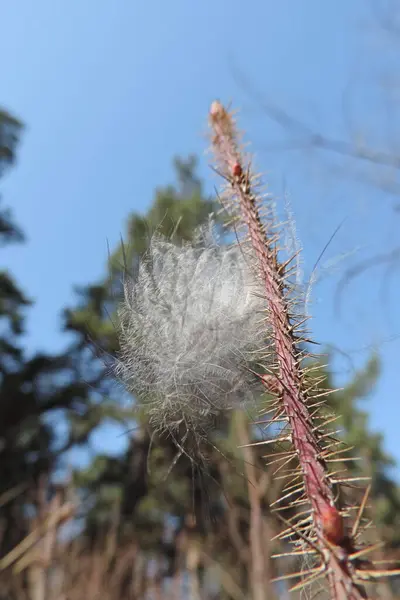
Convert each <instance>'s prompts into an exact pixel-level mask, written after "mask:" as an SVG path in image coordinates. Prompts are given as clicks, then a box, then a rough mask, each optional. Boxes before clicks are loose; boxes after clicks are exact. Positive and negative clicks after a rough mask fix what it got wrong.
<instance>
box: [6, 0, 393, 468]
mask: <svg viewBox="0 0 400 600" xmlns="http://www.w3.org/2000/svg"><path fill="white" fill-rule="evenodd" d="M374 27H375V25H374V22H373V20H372V18H371V13H370V11H369V3H368V2H365V1H364V0H352V1H351V2H349V0H336V2H322V1H321V0H303V1H302V2H293V1H292V0H280V1H279V2H276V0H249V1H248V2H246V3H245V2H243V1H239V0H231V1H227V0H212V1H211V0H205V1H203V2H190V1H188V0H172V1H171V2H166V1H165V0H158V1H155V0H143V1H139V0H112V1H111V0H68V2H67V1H66V0H56V1H55V0H38V1H36V2H33V1H32V0H18V2H8V3H4V5H3V6H2V8H1V30H2V34H1V38H0V50H1V56H2V69H1V77H0V103H1V104H2V105H3V106H5V107H6V108H8V109H9V110H10V111H12V112H14V113H16V115H17V116H19V117H20V118H21V119H22V120H23V121H24V122H25V123H26V125H27V130H26V132H25V134H24V137H23V143H22V145H21V148H20V152H19V160H18V166H17V168H15V169H14V170H13V171H12V172H11V173H10V174H9V175H8V177H7V178H6V180H5V181H4V183H2V194H3V196H4V200H5V203H6V204H7V205H10V206H11V207H12V209H13V211H14V216H15V218H16V220H17V221H18V223H19V224H20V225H21V226H22V227H23V229H24V230H25V232H26V234H27V237H28V244H27V245H22V246H20V247H13V248H10V249H7V250H6V254H5V253H4V251H3V253H2V257H3V259H4V257H5V258H6V264H7V267H8V268H10V270H12V271H13V272H14V274H15V276H16V277H17V279H18V281H19V282H20V284H21V285H22V286H23V288H24V289H25V290H26V292H27V293H28V294H29V295H30V296H31V297H32V298H34V299H35V300H36V305H35V307H34V308H33V309H32V310H31V311H30V316H29V320H28V326H29V337H28V340H27V341H28V343H29V347H30V348H32V349H33V348H37V349H45V350H54V349H61V348H62V347H63V346H64V344H65V337H64V336H63V335H62V334H61V333H60V311H61V309H62V307H63V306H65V305H66V304H71V303H72V302H73V292H72V289H73V285H75V284H79V285H85V284H87V283H90V282H93V281H94V280H96V279H97V278H99V277H100V276H101V275H102V274H103V272H104V267H105V263H106V258H107V242H108V243H109V244H110V246H111V247H112V246H113V245H114V244H116V243H117V241H118V239H119V236H120V234H121V233H123V232H124V224H125V221H126V217H127V215H128V214H129V212H131V211H144V210H146V208H147V207H148V206H149V205H150V203H151V201H152V198H153V191H154V188H155V187H156V186H160V185H164V184H166V183H169V182H173V171H172V168H171V160H172V158H173V156H174V155H176V154H181V155H186V154H188V153H190V152H195V153H197V154H198V155H200V157H201V165H200V174H201V175H202V176H203V177H204V179H205V182H206V186H207V189H209V190H210V191H212V189H213V183H214V179H213V176H212V174H211V172H210V170H209V168H208V165H207V158H206V157H205V156H204V150H205V149H206V140H205V136H204V134H205V131H206V116H207V110H208V107H209V104H210V102H211V101H212V100H213V99H214V98H215V97H219V98H220V99H222V100H223V101H233V103H234V105H235V106H237V107H238V108H241V109H242V121H241V125H242V126H244V127H245V128H246V129H247V130H248V137H249V138H250V139H251V140H252V141H253V148H254V150H255V151H258V156H257V160H258V165H259V166H260V167H261V168H262V169H264V170H265V171H266V179H267V181H268V182H269V183H270V186H271V191H275V192H276V193H277V194H278V195H279V194H281V193H282V186H283V184H282V182H283V180H284V179H285V185H286V188H287V189H288V190H289V192H290V195H291V199H292V204H293V209H294V212H295V215H296V219H297V225H298V233H299V236H300V238H301V240H302V243H303V245H304V247H305V253H304V259H305V269H306V271H310V270H311V268H312V265H313V264H314V262H315V260H316V259H317V257H318V255H319V253H320V251H321V250H322V248H323V247H324V245H325V243H326V242H327V240H328V239H329V237H330V235H331V234H332V232H333V231H334V229H335V228H336V226H337V225H338V224H339V223H340V222H341V221H342V220H343V219H345V222H344V224H343V226H342V228H341V230H340V232H339V233H338V235H337V236H336V237H335V239H334V241H333V243H332V244H331V246H330V247H329V249H328V251H327V254H326V257H325V258H332V257H335V256H337V255H338V254H340V253H341V252H345V251H348V250H353V249H354V248H357V247H362V249H361V250H360V256H363V255H365V253H366V254H368V253H372V252H373V251H381V250H382V249H384V248H388V247H391V246H393V245H394V244H395V241H396V236H397V232H398V223H397V221H396V216H395V214H394V213H393V211H392V204H393V202H392V200H391V199H390V198H389V197H388V196H385V197H383V195H382V194H380V193H378V192H376V193H372V192H371V191H370V190H369V189H368V187H362V186H358V185H355V184H352V183H351V181H350V180H349V179H346V178H345V179H342V178H340V179H338V178H337V177H336V179H335V177H334V176H333V174H332V171H331V169H328V170H324V169H323V168H322V164H321V161H319V160H318V157H317V156H315V157H314V159H315V160H314V159H313V157H312V156H306V157H304V155H302V154H299V153H294V154H293V153H291V154H286V153H281V152H277V153H268V154H266V153H265V152H264V151H263V148H264V146H265V145H267V144H269V143H271V142H273V141H274V140H277V139H280V138H281V137H282V132H281V131H280V130H279V128H277V126H276V125H274V124H272V123H271V122H270V121H269V120H268V119H267V117H266V115H265V114H263V112H262V110H261V109H260V105H259V104H258V103H257V102H255V101H254V100H252V99H251V98H250V96H249V95H248V94H247V93H246V91H245V90H243V87H242V86H241V85H240V84H239V83H238V81H237V79H236V77H235V75H234V69H233V65H236V67H239V68H240V69H241V70H242V71H243V72H244V73H245V74H246V76H247V77H248V78H249V79H250V80H251V81H252V82H253V83H254V84H255V85H256V86H257V87H258V89H259V91H260V93H261V94H262V95H263V97H264V98H265V99H267V100H269V101H272V102H275V103H277V104H281V105H282V106H284V107H285V108H286V109H287V110H288V111H289V112H293V113H295V114H297V115H299V116H302V117H304V118H306V119H307V120H308V122H309V123H310V124H312V125H313V126H315V127H316V128H320V129H322V130H324V131H325V132H328V133H330V134H333V135H337V136H339V137H340V136H341V135H342V134H343V133H344V126H345V122H344V120H343V106H344V99H347V101H348V99H349V97H351V98H352V100H351V101H348V102H347V104H346V114H347V115H348V113H349V112H350V114H351V119H350V120H351V125H352V126H354V124H355V122H357V123H358V122H363V120H362V119H361V117H360V115H361V116H362V117H363V118H364V120H365V121H366V122H367V123H370V124H371V127H372V128H375V130H377V131H381V129H382V128H381V127H379V122H378V120H377V117H376V114H377V110H376V109H377V107H378V111H379V109H380V108H382V107H383V104H382V103H383V100H382V99H380V98H376V97H375V96H372V95H368V94H365V98H364V95H363V90H364V89H367V87H366V86H367V83H365V81H364V80H365V78H366V77H367V74H368V72H369V71H370V69H372V66H373V65H375V66H376V68H377V72H379V68H378V67H380V66H381V64H382V62H385V60H386V59H385V56H386V54H385V52H386V50H387V49H386V47H385V46H384V45H383V43H382V40H381V39H380V38H379V36H378V35H376V32H375V30H374ZM388 64H389V60H388V61H387V65H388ZM356 84H357V85H356ZM354 90H358V92H356V94H357V93H358V96H357V97H356V100H354V98H353V96H354V94H352V93H350V92H352V91H354ZM349 102H350V105H351V106H350V108H349ZM379 102H380V103H381V104H379ZM353 104H354V106H356V107H357V108H356V109H355V108H354V106H353ZM383 108H384V107H383ZM385 114H386V113H385ZM357 123H356V125H357ZM384 132H386V133H388V135H390V133H391V125H389V126H387V127H386V129H385V131H384ZM382 139H383V138H382ZM392 141H393V140H392ZM397 237H398V236H397ZM348 264H349V263H348ZM343 268H344V266H342V267H341V270H343ZM339 272H340V270H339ZM396 279H397V280H396ZM336 281H337V280H336V279H335V277H331V278H330V279H328V280H327V281H326V282H325V283H321V285H320V286H317V287H316V289H315V293H314V299H315V301H316V302H315V305H314V307H313V312H314V315H315V320H314V321H313V329H314V333H315V337H316V338H317V339H319V340H320V341H321V342H323V343H327V342H332V343H334V344H335V345H336V346H338V347H339V348H340V349H341V350H343V351H350V353H349V356H350V357H351V359H352V360H353V361H354V364H355V366H361V365H362V364H363V361H364V360H365V359H366V357H367V356H368V352H365V351H364V352H361V351H358V350H359V349H360V348H363V347H365V346H366V345H367V346H368V345H371V344H374V343H377V342H378V343H379V348H380V352H381V355H382V359H383V373H382V377H381V380H380V382H379V386H378V388H377V390H376V392H375V393H374V394H373V396H372V397H371V398H370V399H369V400H368V401H367V402H368V404H367V403H366V407H368V408H369V409H370V411H371V424H372V427H373V428H374V429H376V430H380V431H382V432H383V433H384V435H385V441H386V447H387V449H388V450H389V451H390V452H391V453H392V454H393V455H394V456H395V457H396V458H397V459H400V442H399V434H398V428H399V425H398V424H399V423H400V403H399V401H398V392H397V390H398V387H399V385H398V383H399V368H398V360H397V357H398V353H399V343H400V342H398V341H392V342H390V343H385V344H382V343H381V342H382V340H384V339H387V338H389V337H390V336H393V335H397V334H399V333H400V314H399V310H398V307H397V305H396V298H397V297H398V294H399V291H400V288H399V283H398V276H397V273H394V277H393V278H392V280H391V294H390V298H391V299H392V301H391V304H390V306H389V307H388V306H385V308H384V309H383V307H382V303H381V299H380V290H379V281H380V279H379V277H378V274H377V272H376V271H374V272H371V273H369V274H368V275H367V276H365V277H363V278H362V280H359V281H357V282H356V283H354V284H352V285H351V287H350V288H349V291H348V293H347V295H346V297H345V298H346V301H345V306H344V310H343V315H342V316H341V317H339V316H338V315H336V314H335V313H334V311H333V303H332V292H333V290H334V289H335V283H336ZM335 369H337V371H338V374H339V375H342V376H350V375H351V373H350V371H349V363H348V361H347V360H345V359H342V360H340V361H337V364H336V365H335ZM102 436H103V437H98V439H97V443H98V444H99V445H101V446H103V445H107V446H109V447H110V448H116V447H118V444H120V443H121V442H119V441H118V440H116V437H115V432H114V433H113V432H112V431H110V430H109V431H108V432H107V433H106V434H105V433H104V434H102Z"/></svg>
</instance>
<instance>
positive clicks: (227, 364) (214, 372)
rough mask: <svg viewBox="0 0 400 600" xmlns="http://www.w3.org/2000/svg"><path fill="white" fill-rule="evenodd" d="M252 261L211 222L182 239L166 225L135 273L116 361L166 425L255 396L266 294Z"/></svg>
mask: <svg viewBox="0 0 400 600" xmlns="http://www.w3.org/2000/svg"><path fill="white" fill-rule="evenodd" d="M249 264H250V260H249V257H246V256H244V254H243V250H242V249H241V248H240V247H239V246H238V245H236V244H235V245H228V246H226V245H224V246H222V245H219V244H218V243H217V241H216V240H215V237H214V236H213V235H212V233H210V232H209V231H206V232H205V231H204V230H203V231H200V232H199V234H198V236H197V237H196V240H195V242H193V243H190V244H184V245H183V246H180V247H178V246H176V245H174V244H173V243H171V242H170V241H169V240H168V239H166V238H163V237H161V236H158V235H157V236H155V237H154V238H153V239H152V242H151V245H150V249H149V252H148V254H147V256H146V257H145V258H144V259H143V261H142V262H141V265H140V267H139V270H138V273H137V276H136V277H135V278H132V277H127V278H126V280H125V284H124V302H123V303H122V305H121V307H120V310H119V326H120V354H119V357H118V361H117V368H116V371H117V375H118V376H119V377H120V379H121V380H122V381H123V382H124V383H125V385H126V387H127V389H128V390H129V391H130V392H131V393H133V394H134V395H135V397H136V399H137V401H138V403H139V404H140V406H142V407H144V408H145V410H146V412H147V414H148V416H149V418H150V423H151V424H152V426H153V427H155V428H156V429H157V430H160V431H165V430H166V431H173V430H177V429H178V428H181V426H182V425H183V426H184V428H185V429H186V430H191V429H196V428H198V427H201V428H204V427H206V426H207V424H210V423H212V421H213V418H214V417H215V416H217V415H218V414H219V413H221V411H225V410H228V409H231V408H238V407H243V405H245V404H248V403H249V402H250V403H251V402H253V393H254V385H255V384H256V383H257V380H256V378H255V377H254V376H253V375H252V374H251V372H250V371H249V370H248V367H249V366H250V365H251V364H254V361H256V360H257V353H258V352H260V351H263V354H264V355H265V348H266V345H267V340H266V339H265V327H262V326H261V327H260V321H261V320H262V319H263V317H265V316H266V315H265V309H266V303H265V298H264V297H263V294H262V289H260V286H259V284H258V283H257V281H256V277H255V275H254V273H253V272H252V270H251V268H250V266H249ZM261 332H262V333H261Z"/></svg>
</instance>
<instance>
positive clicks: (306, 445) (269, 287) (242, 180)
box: [210, 102, 367, 600]
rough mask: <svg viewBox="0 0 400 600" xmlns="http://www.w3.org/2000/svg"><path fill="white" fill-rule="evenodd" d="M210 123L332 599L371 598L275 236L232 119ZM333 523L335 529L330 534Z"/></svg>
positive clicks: (223, 116) (217, 111) (217, 114)
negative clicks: (339, 503)
mask: <svg viewBox="0 0 400 600" xmlns="http://www.w3.org/2000/svg"><path fill="white" fill-rule="evenodd" d="M210 124H211V127H212V129H213V134H214V136H213V150H214V153H215V155H216V158H217V161H218V165H219V167H220V168H221V171H222V175H223V176H224V177H225V178H226V179H227V180H228V181H229V184H230V185H231V190H232V192H231V195H232V197H234V198H235V200H236V201H237V202H238V204H239V212H240V216H241V220H242V221H243V222H244V223H245V226H246V231H247V234H248V237H249V239H250V243H251V246H252V248H253V251H254V253H255V255H256V256H257V259H258V268H259V273H260V276H261V278H262V282H263V285H264V286H265V296H266V299H267V301H268V314H269V325H270V327H271V328H272V332H273V339H274V346H275V354H276V362H277V377H278V380H279V383H280V387H281V390H280V393H279V398H280V403H281V406H282V407H283V409H284V412H285V415H286V418H287V420H288V422H289V425H290V431H291V438H292V442H293V446H294V449H295V452H296V454H297V456H298V459H299V463H300V467H301V472H302V476H303V482H304V491H305V496H306V498H307V499H308V501H309V503H310V505H311V515H312V521H313V525H314V530H315V534H316V544H317V546H318V548H319V550H320V554H321V556H322V557H323V565H324V568H325V572H326V575H327V578H328V582H329V588H330V592H331V597H332V598H333V599H334V600H345V599H349V600H360V599H362V598H367V595H366V593H365V591H364V589H363V588H362V587H361V586H360V585H359V584H358V583H357V582H356V575H355V572H354V568H353V566H352V563H351V561H350V560H349V549H348V547H346V544H345V543H344V533H343V531H342V527H343V526H342V517H341V516H340V514H339V511H338V509H337V508H336V507H335V497H334V493H333V489H332V482H331V480H330V478H329V472H328V469H327V466H326V464H325V462H324V461H323V460H322V459H321V445H320V438H319V433H318V430H316V429H315V423H313V421H312V417H311V414H310V410H309V408H308V406H307V401H308V400H309V395H308V391H307V387H306V383H305V378H304V371H303V369H302V367H301V356H300V352H299V349H298V345H299V339H297V338H296V335H295V330H296V324H294V323H293V319H291V316H290V312H289V310H290V306H289V301H288V298H287V296H286V294H285V290H286V288H285V279H284V268H283V267H282V265H281V264H280V263H279V261H278V255H277V249H276V241H277V239H276V234H275V233H271V232H270V231H269V228H267V227H266V226H265V225H264V224H263V222H262V220H261V217H260V212H259V208H260V201H259V199H258V198H257V196H256V194H254V193H253V191H252V186H251V182H252V179H253V177H252V175H251V173H250V169H249V168H248V171H247V173H246V172H245V165H244V161H243V159H242V156H241V153H240V152H239V149H238V143H237V133H236V129H235V125H234V122H233V119H232V116H231V115H230V114H229V113H228V112H227V111H226V109H225V108H224V107H223V106H222V105H221V104H220V103H219V102H214V103H213V104H212V107H211V111H210ZM327 515H328V516H329V517H330V519H329V517H328V518H327ZM332 521H333V525H334V528H333V530H332V527H331V530H329V527H330V526H331V524H330V523H331V522H332ZM330 542H331V543H330Z"/></svg>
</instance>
